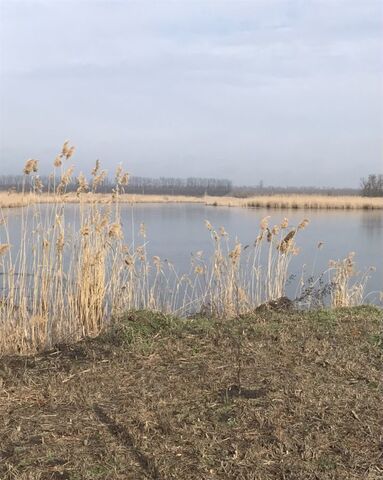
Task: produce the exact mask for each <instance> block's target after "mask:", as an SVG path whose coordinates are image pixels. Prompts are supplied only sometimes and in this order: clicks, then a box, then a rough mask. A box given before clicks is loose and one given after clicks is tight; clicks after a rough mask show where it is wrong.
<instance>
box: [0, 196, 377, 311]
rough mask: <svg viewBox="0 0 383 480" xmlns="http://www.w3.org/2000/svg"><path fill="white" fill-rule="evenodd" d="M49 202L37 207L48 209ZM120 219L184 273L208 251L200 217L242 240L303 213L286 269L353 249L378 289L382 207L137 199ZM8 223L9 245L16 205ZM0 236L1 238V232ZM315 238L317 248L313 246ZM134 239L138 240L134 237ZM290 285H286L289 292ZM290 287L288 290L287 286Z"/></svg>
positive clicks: (72, 224)
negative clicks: (265, 223) (262, 226)
mask: <svg viewBox="0 0 383 480" xmlns="http://www.w3.org/2000/svg"><path fill="white" fill-rule="evenodd" d="M51 208H52V207H50V206H49V205H43V206H42V210H43V211H46V212H49V211H50V209H51ZM65 210H66V222H67V229H68V230H69V229H76V224H77V223H78V213H79V208H78V205H67V206H66V209H65ZM121 213H122V222H123V227H124V232H125V235H126V238H127V241H128V243H131V242H132V241H133V239H134V237H136V242H139V240H137V234H138V231H139V226H140V224H141V223H142V222H143V223H145V225H146V228H147V241H148V244H147V250H148V252H149V254H150V255H158V256H160V257H161V258H162V259H168V260H169V261H171V262H172V263H173V264H174V265H175V267H176V269H177V271H179V272H180V273H181V274H182V273H187V272H188V271H189V269H190V256H191V254H192V253H193V252H194V253H195V252H197V251H200V250H203V251H204V252H205V253H206V254H208V253H209V252H211V250H212V243H211V239H210V236H209V232H208V231H207V229H206V227H205V225H204V220H205V219H207V220H209V221H210V222H211V223H212V225H213V226H214V227H215V228H217V229H218V228H219V227H221V226H223V227H225V229H226V231H227V232H228V233H229V235H230V238H231V239H232V240H233V241H234V240H235V237H238V239H239V240H240V241H241V243H242V244H243V245H246V244H252V243H253V242H254V240H255V238H256V236H257V234H258V231H259V222H260V220H261V219H262V218H264V217H265V216H267V215H270V217H271V218H270V224H271V225H274V224H277V223H280V222H281V221H282V220H283V218H284V217H288V218H289V224H290V226H296V225H298V224H299V222H300V221H301V220H302V219H303V218H308V219H309V220H310V223H309V225H308V227H307V228H306V229H305V230H303V231H302V232H300V234H299V237H298V238H297V241H296V243H297V245H298V246H299V247H300V248H301V252H300V254H299V255H298V256H296V257H294V258H293V261H292V263H291V268H290V273H291V274H293V275H296V276H297V277H300V275H301V272H302V266H303V265H306V267H305V271H306V272H307V275H308V276H309V275H311V273H314V274H315V275H318V274H319V273H321V272H323V271H325V270H326V269H327V268H328V262H329V260H330V259H333V260H337V259H341V258H344V257H345V256H346V255H347V254H348V253H349V252H355V253H356V257H355V259H356V262H357V269H358V270H360V271H365V270H366V269H368V268H369V267H370V266H374V267H376V271H375V272H373V273H371V279H370V281H369V284H368V291H369V292H380V291H382V290H383V265H382V248H383V212H381V211H372V212H370V211H364V210H358V211H344V212H343V211H335V210H334V211H325V210H308V211H304V210H297V211H295V210H293V211H291V210H267V209H244V208H237V207H235V208H230V207H207V206H204V205H199V204H196V205H193V204H164V205H161V204H138V205H134V206H133V207H132V206H130V205H127V204H123V205H122V206H121ZM7 216H8V226H9V231H10V237H11V243H12V244H13V248H15V246H17V243H18V238H19V236H20V219H21V211H20V209H12V210H9V211H8V212H7ZM0 241H1V242H5V241H6V239H5V238H4V232H1V238H0ZM318 242H323V243H324V245H323V248H322V249H321V250H318V248H317V245H318ZM136 244H138V243H136ZM295 289H296V287H294V286H291V287H289V290H290V291H289V293H290V295H293V293H294V292H295ZM293 290H294V292H293ZM378 298H379V294H378V293H372V294H371V295H370V296H369V297H368V299H369V300H370V301H373V302H378Z"/></svg>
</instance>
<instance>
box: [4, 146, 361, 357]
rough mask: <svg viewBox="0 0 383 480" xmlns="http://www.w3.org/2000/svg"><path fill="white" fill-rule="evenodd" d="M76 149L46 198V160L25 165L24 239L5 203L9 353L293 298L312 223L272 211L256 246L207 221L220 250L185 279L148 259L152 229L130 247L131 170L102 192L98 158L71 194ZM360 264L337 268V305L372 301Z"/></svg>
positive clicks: (201, 256)
mask: <svg viewBox="0 0 383 480" xmlns="http://www.w3.org/2000/svg"><path fill="white" fill-rule="evenodd" d="M74 151H75V149H74V147H73V146H70V145H69V142H65V143H64V145H63V147H62V149H61V152H60V153H59V154H58V155H57V156H56V158H55V159H54V161H53V169H54V171H53V174H52V175H51V177H50V178H51V179H52V181H51V182H50V184H49V185H45V186H44V188H45V189H46V190H47V191H48V193H46V194H42V193H41V192H42V189H43V186H42V185H41V182H40V179H39V177H38V162H37V160H35V159H31V160H28V161H27V162H26V164H25V167H24V175H25V182H24V185H25V187H24V194H23V195H22V196H21V197H19V198H22V200H23V202H25V203H23V208H22V209H21V220H20V222H21V236H20V238H19V239H13V238H10V232H9V230H8V227H7V215H6V212H7V211H6V209H5V208H0V272H1V282H2V285H1V293H0V353H5V352H8V353H9V352H22V353H25V352H33V351H36V350H41V349H45V348H49V347H51V346H52V345H54V344H55V343H57V342H62V341H74V340H77V339H79V338H82V337H84V336H96V335H98V334H99V333H100V332H101V331H102V330H103V329H105V328H106V327H107V326H108V325H109V323H110V322H111V321H112V319H118V318H119V316H120V315H121V314H123V313H124V312H126V311H127V310H139V309H150V310H157V311H161V312H164V313H174V314H177V315H179V316H187V315H190V314H194V313H198V312H201V313H205V314H207V315H209V316H215V317H218V318H222V317H235V316H238V315H242V314H246V313H249V312H252V311H254V310H255V309H256V308H257V307H258V306H259V305H261V304H265V303H266V304H267V303H268V302H270V301H272V300H277V299H279V298H280V297H283V296H284V295H285V289H286V283H287V281H288V270H289V265H290V261H291V259H292V257H293V256H294V255H298V254H299V248H298V246H297V243H296V242H297V241H299V236H300V235H301V233H302V231H303V230H304V229H305V228H306V226H307V224H308V220H307V219H304V220H302V222H301V223H300V224H299V225H298V226H296V227H289V223H288V220H287V219H284V220H283V221H282V222H281V223H280V224H277V225H270V218H269V217H266V218H264V219H263V220H262V221H261V223H260V226H259V232H258V234H257V235H256V236H255V238H254V241H253V243H252V244H250V245H243V244H242V243H241V242H240V241H239V239H233V240H232V239H230V237H229V235H228V233H227V232H226V231H225V229H224V228H222V227H221V228H215V227H214V226H213V225H211V224H210V222H209V221H206V228H207V230H208V233H209V235H210V237H211V241H212V245H213V248H212V253H211V254H210V255H209V254H208V255H205V253H204V252H197V253H196V254H194V255H193V256H192V262H191V266H190V272H189V273H188V274H185V275H182V276H180V275H179V274H178V273H177V271H176V269H175V268H174V266H173V265H172V264H171V262H169V261H167V260H162V259H161V258H160V257H158V256H154V257H152V258H150V257H149V255H148V252H147V232H146V228H145V225H142V226H141V228H140V231H139V235H138V238H137V239H136V240H135V241H134V242H133V243H132V244H130V245H128V244H126V242H125V239H124V235H123V230H122V224H121V214H120V205H121V202H123V201H127V200H126V199H127V196H126V194H125V192H124V189H125V187H126V185H127V183H128V181H129V175H128V174H127V172H124V171H123V169H122V167H121V166H118V167H117V170H116V174H115V187H114V189H113V192H112V194H111V195H108V196H106V195H99V194H98V192H97V190H98V188H99V186H100V185H101V184H102V182H103V180H104V179H105V177H106V172H105V171H104V170H102V168H101V165H100V163H99V162H98V161H97V162H96V165H95V167H94V169H93V170H92V172H91V179H90V181H88V180H87V179H86V177H85V175H84V174H83V173H81V172H80V173H79V174H78V176H77V179H76V180H77V185H78V187H77V192H76V193H75V194H71V195H68V194H67V186H68V185H69V183H70V182H71V180H72V178H73V176H74V167H73V166H71V165H69V164H68V162H69V160H70V159H71V158H72V157H73V155H74ZM56 178H59V181H58V182H56ZM27 185H29V188H27V187H26V186H27ZM68 199H70V200H68ZM47 200H48V201H49V203H52V205H51V206H50V207H49V208H48V209H47V208H43V203H45V202H46V201H47ZM72 200H75V201H76V202H78V204H79V207H78V215H79V219H78V225H77V227H76V228H75V229H73V227H72V228H70V227H69V224H68V222H67V219H66V216H67V209H66V205H67V204H68V201H72ZM13 243H14V244H16V245H17V248H16V247H13V246H12V244H13ZM353 265H354V263H353V259H352V258H351V257H350V258H349V259H348V260H346V261H338V262H334V263H333V264H332V265H331V268H330V270H329V275H330V282H331V283H333V284H334V289H333V293H332V297H331V302H332V306H334V307H338V306H346V305H356V304H360V303H362V301H363V298H364V291H365V287H366V281H367V276H365V277H363V278H362V281H360V282H359V283H358V282H355V281H354V283H350V276H351V275H354V274H355V272H354V271H351V270H352V269H351V266H353Z"/></svg>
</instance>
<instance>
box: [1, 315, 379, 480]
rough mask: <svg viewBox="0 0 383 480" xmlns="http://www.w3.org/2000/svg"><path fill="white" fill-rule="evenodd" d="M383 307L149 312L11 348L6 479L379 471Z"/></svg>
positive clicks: (363, 474) (265, 477)
mask: <svg viewBox="0 0 383 480" xmlns="http://www.w3.org/2000/svg"><path fill="white" fill-rule="evenodd" d="M382 320H383V318H382V311H379V310H378V309H373V308H367V307H362V308H356V309H339V310H332V311H317V312H310V313H305V314H302V313H294V312H292V313H274V312H264V313H262V314H257V315H255V316H251V317H246V318H237V319H234V320H231V321H229V320H227V321H224V322H222V321H221V322H220V323H215V322H214V321H213V320H212V319H205V318H202V317H200V318H196V319H189V320H184V321H183V320H177V319H174V318H169V317H165V316H163V315H153V314H151V313H145V312H143V313H141V314H139V313H137V314H135V315H133V314H132V315H129V316H126V317H125V318H124V319H121V321H120V322H119V326H118V327H117V326H116V328H115V329H114V330H113V331H111V332H110V333H109V334H108V335H105V336H104V337H101V338H99V339H94V340H87V341H84V342H81V343H78V344H75V345H61V346H58V347H56V348H55V349H54V350H52V351H50V352H47V353H45V354H42V355H39V356H34V357H19V356H17V357H6V358H3V359H2V360H0V381H1V384H2V385H1V389H0V418H1V419H2V420H1V422H0V438H1V442H0V478H2V479H3V480H48V479H49V480H58V479H66V480H79V479H82V480H96V479H103V480H112V479H113V480H119V479H121V480H122V479H124V480H125V479H134V480H141V479H142V480H144V479H157V480H158V479H159V480H167V479H184V480H200V479H209V480H218V479H227V480H230V479H233V480H281V479H288V480H360V479H365V480H378V479H380V478H382V464H381V445H380V435H381V428H380V425H379V422H380V420H381V392H380V388H379V386H380V380H381V369H382V349H381V348H382V338H381V331H382V330H381V327H382Z"/></svg>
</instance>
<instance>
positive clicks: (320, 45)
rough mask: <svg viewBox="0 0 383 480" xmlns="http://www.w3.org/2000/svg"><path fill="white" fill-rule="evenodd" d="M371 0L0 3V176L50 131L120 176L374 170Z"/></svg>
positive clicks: (377, 65) (378, 33) (381, 88)
mask: <svg viewBox="0 0 383 480" xmlns="http://www.w3.org/2000/svg"><path fill="white" fill-rule="evenodd" d="M382 21H383V4H382V2H380V1H375V0H374V1H372V0H366V1H364V2H360V1H359V0H342V1H341V0H333V1H326V0H322V1H320V0H315V1H314V0H311V1H306V2H303V1H301V0H290V1H287V0H284V1H282V0H259V1H258V0H254V1H246V2H245V1H235V2H216V1H213V0H205V1H204V2H196V1H192V0H190V1H173V2H170V1H168V2H164V1H158V2H154V1H147V0H141V1H139V2H135V1H134V2H133V1H116V0H109V1H106V0H93V1H77V2H74V1H69V0H68V1H66V0H61V1H56V0H50V1H48V0H45V1H43V0H41V1H37V0H29V1H18V0H15V1H8V0H0V48H1V53H0V80H1V83H0V162H1V172H0V173H1V174H8V173H10V174H17V173H20V172H21V171H22V167H23V164H24V161H25V160H26V159H27V158H30V157H32V158H37V159H38V160H39V161H40V164H41V170H42V173H45V174H46V173H48V172H49V171H50V170H51V165H52V162H53V159H54V157H55V156H56V154H57V153H58V152H59V150H60V148H61V145H62V143H63V141H64V140H66V139H69V140H70V142H71V144H74V145H76V147H77V150H76V154H75V156H74V158H73V162H72V163H74V164H75V165H76V166H77V167H78V170H80V169H81V170H83V171H90V169H91V168H92V166H93V165H94V162H95V160H96V159H100V160H101V162H102V164H103V166H104V167H105V168H106V169H108V170H109V171H112V170H113V169H114V167H115V166H116V164H117V163H119V162H122V163H123V165H124V167H125V168H126V169H127V170H128V171H129V172H131V174H132V175H135V176H149V177H161V176H162V177H216V178H227V179H229V180H232V181H233V183H234V184H236V185H256V184H259V182H260V181H261V180H262V181H263V182H264V184H265V185H274V186H277V185H278V186H295V187H296V186H316V187H350V188H358V187H359V180H360V177H364V176H367V175H368V174H369V173H381V171H382V170H383V164H382V163H383V162H382V147H383V142H382V138H383V137H382V133H383V63H382V59H383V42H382V40H383V27H382V25H383V23H382Z"/></svg>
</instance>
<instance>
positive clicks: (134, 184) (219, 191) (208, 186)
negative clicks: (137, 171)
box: [0, 175, 233, 196]
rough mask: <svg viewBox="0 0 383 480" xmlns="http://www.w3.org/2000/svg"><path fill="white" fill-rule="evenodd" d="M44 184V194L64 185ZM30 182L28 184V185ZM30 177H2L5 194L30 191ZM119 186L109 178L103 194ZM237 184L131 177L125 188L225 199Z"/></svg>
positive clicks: (72, 183)
mask: <svg viewBox="0 0 383 480" xmlns="http://www.w3.org/2000/svg"><path fill="white" fill-rule="evenodd" d="M40 180H41V182H42V184H43V185H44V187H43V191H47V188H48V187H47V186H48V185H51V186H52V185H53V184H56V185H58V184H59V183H60V179H59V178H56V179H55V181H54V180H53V178H52V177H48V176H40ZM25 182H26V183H25ZM30 182H31V180H30V178H25V177H24V176H23V175H0V190H1V191H16V192H21V191H23V189H27V190H29V187H30ZM114 187H115V182H114V180H113V179H111V178H108V177H106V178H105V179H104V180H103V182H102V183H101V184H100V185H99V186H98V188H97V191H98V192H100V193H110V192H112V190H113V189H114ZM77 188H78V184H77V181H76V180H75V179H73V180H72V181H70V182H69V184H68V185H67V187H66V191H67V192H74V191H76V190H77ZM232 188H233V185H232V182H231V181H230V180H226V179H218V178H197V177H189V178H176V177H161V178H150V177H135V176H132V177H130V178H129V183H128V185H126V186H124V191H125V192H126V193H136V194H139V193H140V194H147V195H154V194H158V195H192V196H203V195H210V196H224V195H227V194H229V193H230V192H231V191H232Z"/></svg>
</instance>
